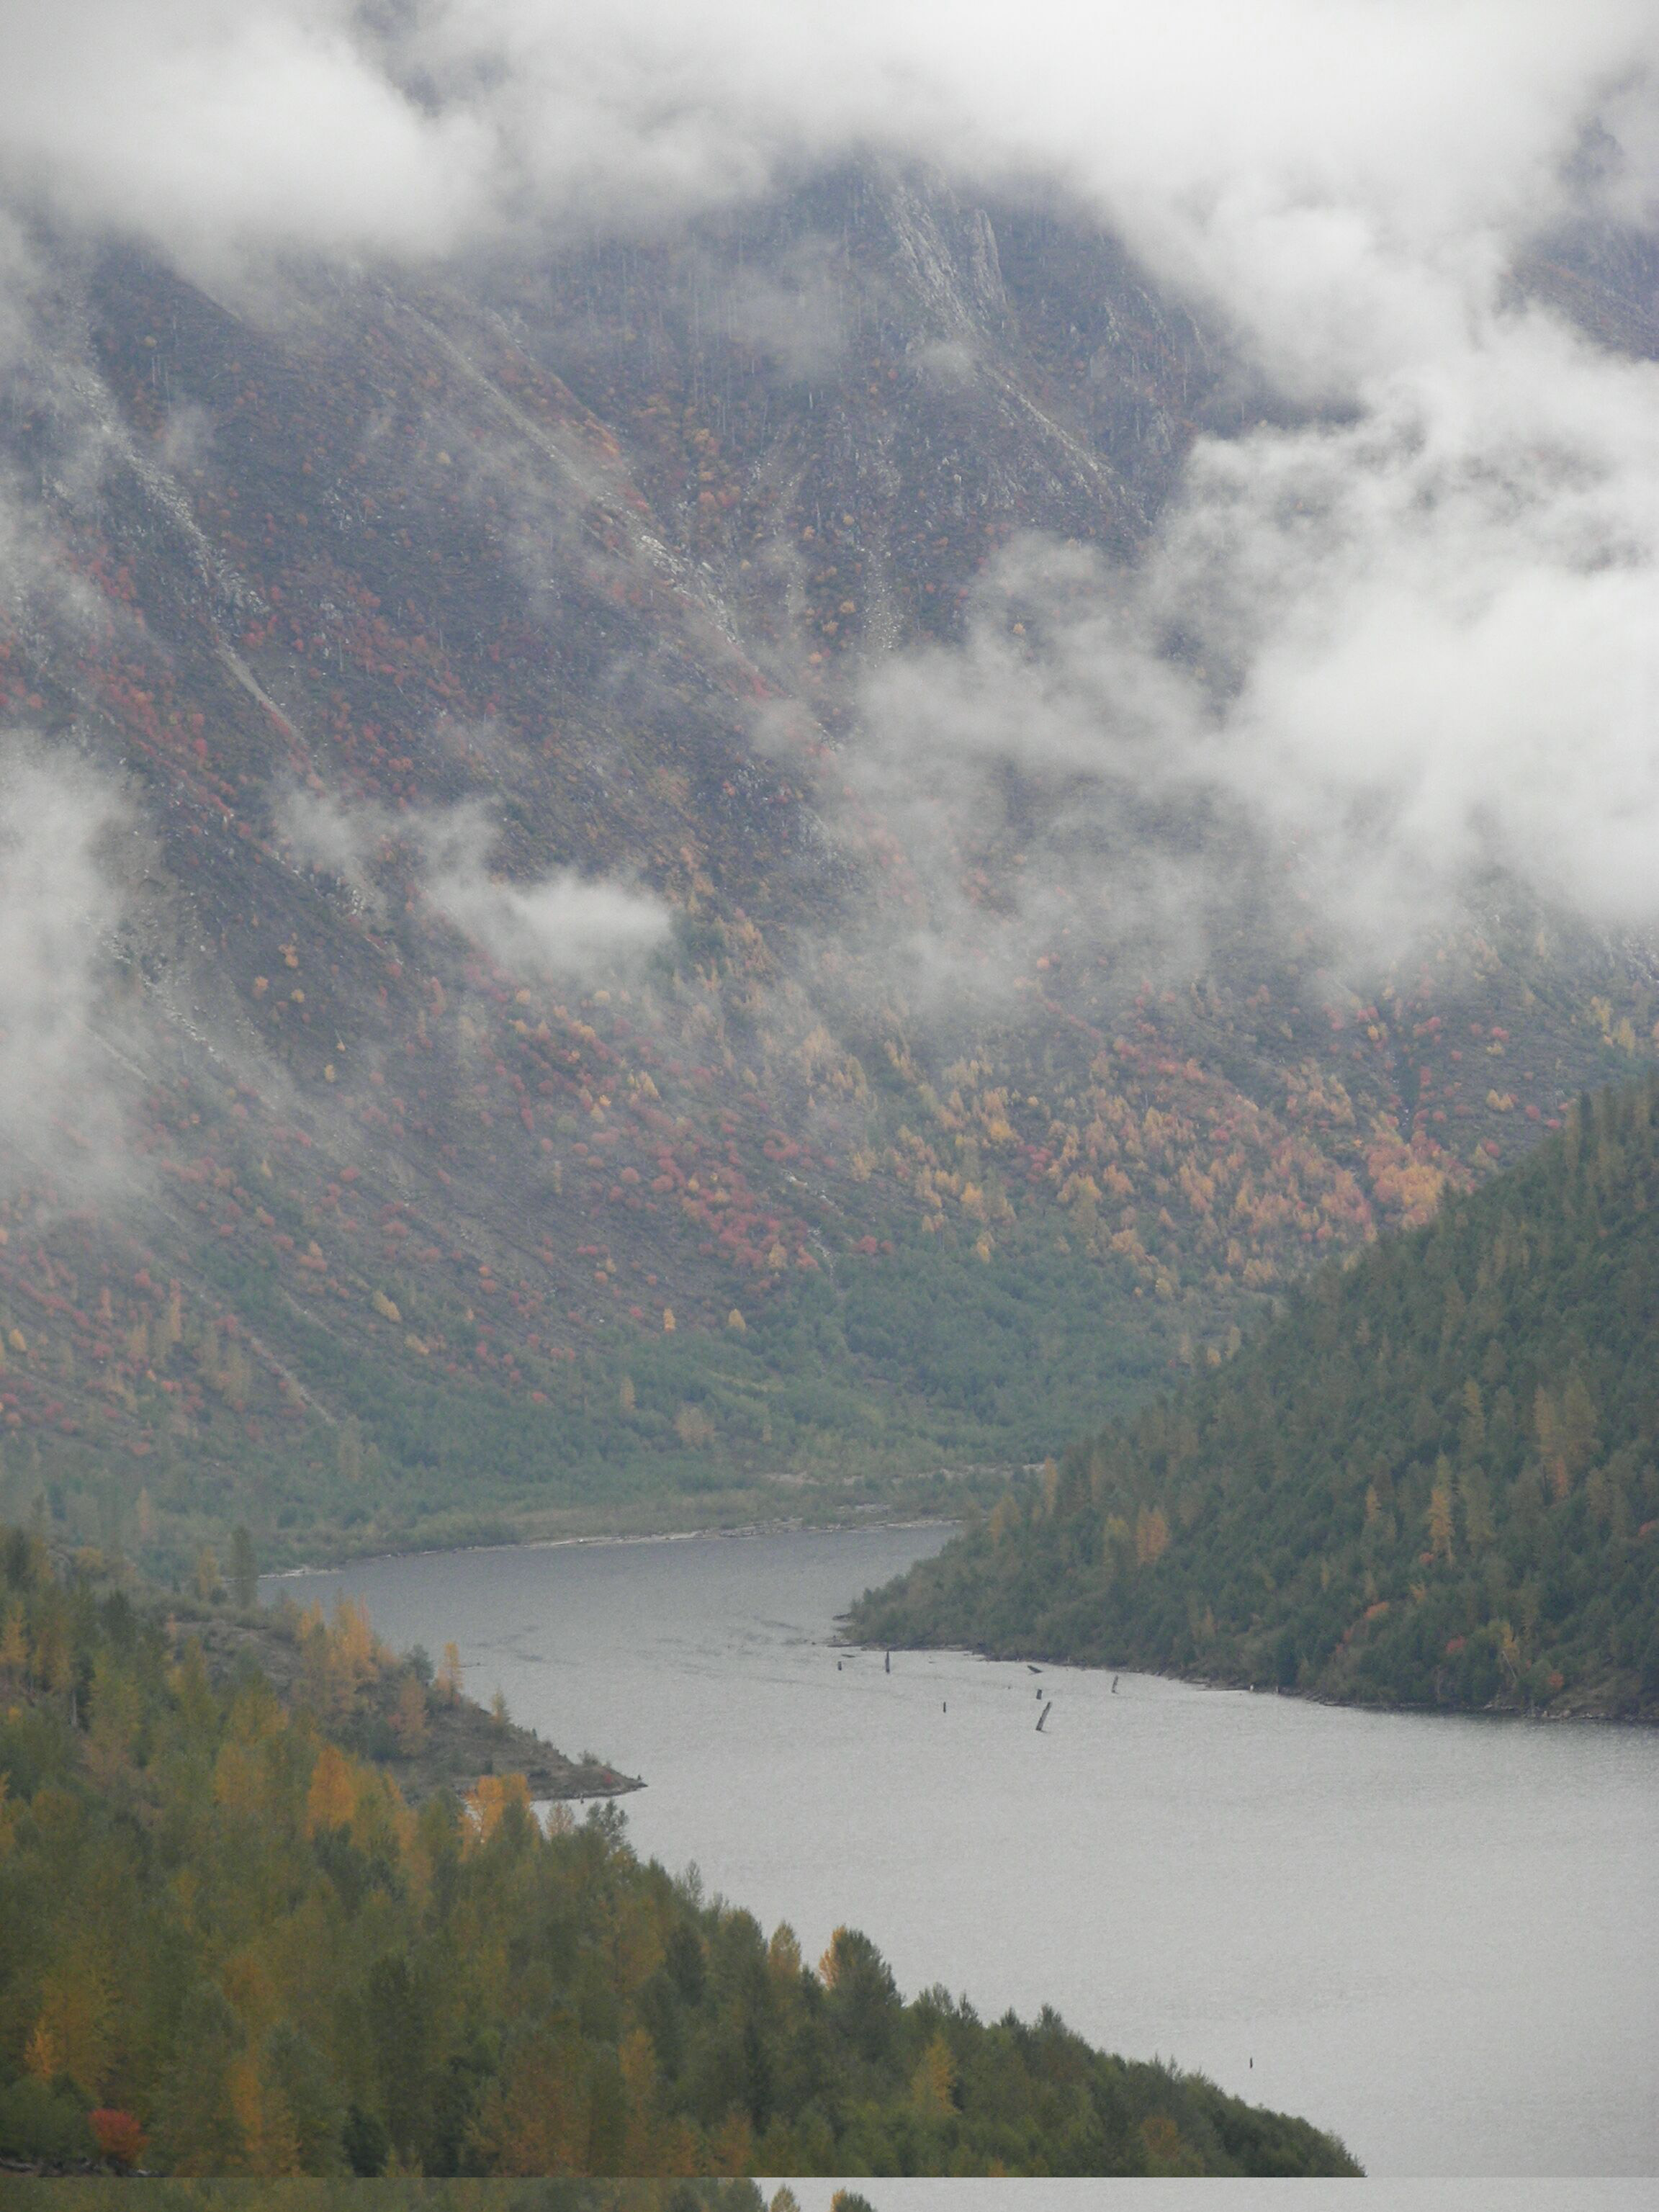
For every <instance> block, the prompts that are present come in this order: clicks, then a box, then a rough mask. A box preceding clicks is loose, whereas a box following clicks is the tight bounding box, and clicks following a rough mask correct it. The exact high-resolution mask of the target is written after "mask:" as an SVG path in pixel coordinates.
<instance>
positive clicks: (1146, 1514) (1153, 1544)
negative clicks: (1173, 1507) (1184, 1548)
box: [1135, 1505, 1170, 1567]
mask: <svg viewBox="0 0 1659 2212" xmlns="http://www.w3.org/2000/svg"><path fill="white" fill-rule="evenodd" d="M1169 1548H1170V1523H1169V1522H1168V1520H1167V1518H1166V1517H1165V1516H1164V1508H1163V1507H1162V1506H1161V1505H1153V1506H1151V1507H1147V1506H1145V1505H1143V1506H1142V1507H1141V1509H1140V1510H1139V1513H1137V1514H1136V1516H1135V1563H1136V1565H1139V1566H1143V1567H1150V1566H1152V1565H1156V1563H1157V1562H1158V1560H1159V1559H1162V1558H1163V1557H1164V1553H1165V1552H1167V1551H1168V1550H1169Z"/></svg>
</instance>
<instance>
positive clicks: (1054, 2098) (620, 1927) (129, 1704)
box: [0, 1528, 1354, 2202]
mask: <svg viewBox="0 0 1659 2212" xmlns="http://www.w3.org/2000/svg"><path fill="white" fill-rule="evenodd" d="M234 1625H237V1624H234ZM240 1626H246V1623H245V1622H243V1623H241V1624H240ZM292 1633H293V1635H294V1636H295V1638H296V1639H297V1645H298V1649H297V1650H296V1652H295V1654H294V1655H292V1656H293V1662H294V1663H292V1664H291V1665H290V1666H289V1667H288V1668H286V1669H285V1670H275V1669H272V1668H267V1667H266V1666H264V1664H262V1663H261V1659H260V1645H259V1642H258V1638H255V1637H253V1636H252V1634H250V1635H248V1636H247V1637H246V1638H244V1639H243V1640H242V1642H241V1645H240V1656H235V1657H234V1658H232V1659H230V1660H228V1661H226V1662H223V1663H221V1664H217V1665H215V1664H212V1663H210V1657H209V1654H208V1651H207V1650H206V1649H205V1648H204V1638H203V1636H202V1635H200V1634H196V1633H191V1632H189V1628H188V1625H187V1624H181V1623H179V1622H178V1621H177V1620H169V1618H168V1617H167V1614H166V1613H164V1612H163V1610H162V1609H161V1606H160V1605H159V1604H157V1603H153V1602H150V1601H147V1600H146V1599H145V1598H144V1596H143V1594H142V1593H138V1594H136V1595H135V1593H134V1592H133V1591H132V1590H131V1589H128V1588H125V1587H123V1586H120V1585H119V1584H118V1583H112V1582H111V1581H110V1580H109V1579H108V1578H107V1577H100V1575H98V1574H97V1573H96V1572H94V1570H93V1568H92V1566H91V1565H90V1564H89V1563H87V1562H78V1563H77V1562H76V1561H74V1560H70V1561H64V1562H57V1561H54V1559H52V1557H51V1556H50V1555H49V1553H48V1550H47V1547H46V1544H45V1543H44V1541H42V1538H41V1536H40V1533H39V1531H38V1530H34V1531H30V1530H24V1529H18V1528H14V1529H10V1530H8V1531H4V1532H0V2157H3V2158H9V2159H11V2160H19V2161H23V2162H32V2163H33V2164H35V2165H37V2166H42V2167H51V2168H57V2169H59V2170H74V2169H76V2168H77V2167H82V2166H87V2165H88V2164H92V2163H101V2164H102V2165H103V2166H105V2167H106V2169H135V2168H136V2169H142V2170H145V2171H153V2172H161V2173H169V2174H173V2175H179V2176H192V2175H194V2176H234V2175H280V2174H310V2175H314V2176H319V2177H327V2176H330V2175H337V2176H345V2175H347V2174H356V2175H365V2174H391V2175H398V2174H401V2175H406V2176H407V2175H422V2174H425V2175H433V2176H446V2175H447V2176H468V2175H473V2176H490V2175H506V2176H510V2175H561V2174H563V2175H584V2174H586V2175H605V2174H613V2175H621V2174H648V2175H654V2176H659V2177H665V2178H672V2177H677V2176H678V2177H686V2178H695V2177H699V2176H703V2177H714V2176H719V2175H730V2176H740V2175H743V2174H745V2173H752V2172H770V2173H780V2172H782V2173H791V2172H794V2173H812V2172H818V2173H837V2172H838V2173H848V2172H851V2173H866V2172H916V2173H945V2172H963V2173H975V2172H977V2173H984V2172H994V2171H1004V2172H1012V2173H1021V2172H1027V2173H1037V2172H1060V2173H1160V2172H1192V2173H1211V2172H1215V2173H1228V2172H1286V2173H1289V2172H1351V2171H1353V2170H1354V2169H1353V2168H1352V2163H1351V2161H1349V2160H1348V2159H1347V2158H1346V2154H1345V2153H1344V2152H1343V2150H1342V2148H1341V2147H1340V2145H1339V2144H1338V2143H1337V2142H1334V2140H1333V2139H1332V2138H1331V2137H1330V2136H1326V2135H1323V2134H1321V2133H1320V2132H1319V2131H1318V2130H1316V2129H1315V2128H1313V2127H1312V2126H1310V2125H1309V2124H1307V2123H1306V2122H1304V2121H1301V2120H1298V2119H1293V2118H1285V2117H1283V2116H1280V2115H1277V2114H1273V2113H1270V2112H1263V2111H1260V2110H1257V2109H1256V2108H1254V2107H1252V2106H1247V2105H1245V2104H1243V2103H1242V2102H1240V2101H1239V2100H1237V2099H1235V2098H1231V2097H1228V2096H1225V2095H1224V2094H1222V2093H1221V2092H1220V2091H1219V2090H1218V2089H1217V2088H1215V2087H1213V2086H1212V2084H1210V2083H1208V2082H1206V2081H1203V2080H1202V2079H1201V2078H1199V2077H1195V2076H1188V2075H1181V2074H1178V2073H1176V2072H1175V2071H1174V2070H1173V2069H1170V2068H1168V2067H1165V2066H1162V2065H1158V2064H1156V2063H1152V2064H1145V2063H1131V2062H1127V2061H1125V2060H1123V2059H1121V2058H1118V2057H1111V2056H1109V2055H1107V2054H1104V2053H1102V2052H1100V2051H1095V2050H1092V2049H1091V2047H1090V2046H1089V2045H1086V2044H1085V2043H1084V2042H1083V2041H1082V2040H1081V2039H1079V2037H1078V2036H1076V2035H1075V2034H1073V2033H1071V2032H1070V2031H1069V2030H1068V2029H1067V2028H1066V2027H1065V2025H1064V2024H1063V2023H1062V2022H1061V2021H1060V2020H1059V2019H1058V2018H1057V2017H1056V2016H1055V2015H1054V2014H1053V2013H1052V2012H1047V2011H1045V2012H1044V2013H1043V2014H1042V2015H1041V2016H1040V2017H1039V2018H1038V2019H1037V2020H1036V2021H1035V2022H1032V2023H1029V2024H1028V2023H1024V2022H1022V2021H1019V2020H1018V2019H1016V2018H1015V2017H1014V2016H1012V2015H1008V2016H1006V2017H1005V2018H1003V2019H1001V2020H999V2021H982V2020H981V2019H980V2018H979V2017H978V2015H976V2014H975V2011H974V2009H973V2008H972V2007H971V2006H970V2005H969V2004H968V2003H967V2002H965V2001H964V2000H959V1999H954V1998H952V1997H951V1996H949V1995H948V1994H947V1993H946V1992H945V1990H942V1989H934V1990H927V1991H925V1992H923V1994H921V1996H917V1997H915V1998H913V1999H912V2000H910V2001H909V2002H905V2001H904V1999H903V1998H902V1996H901V1995H900V1993H899V1991H898V1990H897V1989H896V1986H895V1984H894V1979H893V1976H892V1973H891V1972H890V1969H889V1967H888V1966H887V1965H886V1962H885V1961H884V1959H883V1958H882V1956H881V1954H880V1953H879V1952H878V1950H877V1948H876V1947H875V1946H874V1944H873V1943H872V1942H870V1941H869V1939H868V1938H867V1937H866V1936H862V1935H860V1934H858V1933H857V1932H855V1931H853V1930H850V1929H838V1930H837V1931H836V1935H835V1936H834V1938H833V1939H832V1941H831V1942H830V1944H829V1948H828V1949H827V1950H826V1951H825V1953H824V1954H823V1958H822V1959H821V1960H819V1961H818V1963H817V1966H813V1965H811V1963H810V1962H809V1961H808V1960H805V1959H804V1958H803V1957H802V1954H801V1949H800V1946H799V1942H798V1941H797V1939H796V1937H795V1936H794V1935H793V1933H792V1931H791V1930H790V1929H788V1928H787V1926H782V1927H779V1928H778V1929H775V1930H774V1931H773V1932H772V1933H771V1935H770V1936H768V1935H767V1934H766V1933H765V1932H764V1931H763V1929H762V1928H761V1927H760V1925H759V1923H757V1921H756V1920H755V1919H754V1917H752V1916H751V1915H750V1914H749V1913H747V1912H745V1911H742V1910H741V1909H739V1908H737V1907H735V1906H732V1905H726V1904H724V1903H722V1902H720V1901H712V1900H710V1899H708V1898H706V1897H704V1896H703V1895H702V1891H701V1887H700V1885H699V1883H698V1881H697V1879H696V1875H695V1874H690V1875H684V1876H680V1877H678V1878H676V1877H675V1876H673V1875H670V1874H669V1873H668V1872H667V1871H666V1870H665V1869H664V1868H663V1867H662V1866H660V1865H659V1864H657V1863H642V1862H641V1860H640V1859H639V1858H638V1857H636V1856H635V1853H634V1852H633V1851H632V1850H631V1849H630V1848H629V1844H628V1842H627V1839H626V1835H625V1832H624V1824H623V1819H622V1816H621V1814H620V1813H619V1812H618V1811H617V1809H616V1808H615V1807H614V1806H611V1805H606V1806H604V1807H601V1808H594V1809H592V1810H590V1812H589V1813H588V1814H587V1816H586V1818H584V1819H583V1820H580V1821H579V1822H578V1821H575V1820H572V1819H571V1817H570V1816H569V1814H568V1812H566V1811H565V1810H564V1809H563V1808H554V1810H553V1812H552V1814H551V1815H550V1817H548V1818H547V1819H545V1820H542V1819H538V1817H537V1815H536V1814H535V1812H534V1811H533V1810H532V1805H531V1802H530V1799H529V1793H528V1790H527V1787H526V1783H525V1780H524V1778H523V1777H522V1775H506V1774H495V1773H487V1774H485V1775H483V1777H482V1778H479V1779H478V1780H477V1783H476V1784H475V1785H474V1786H473V1787H472V1788H471V1790H470V1791H468V1792H467V1793H465V1795H460V1794H458V1793H457V1792H456V1791H455V1790H453V1789H447V1788H445V1789H439V1790H436V1791H435V1794H433V1795H432V1796H430V1797H429V1798H428V1800H427V1801H426V1802H424V1803H422V1804H421V1805H420V1806H419V1807H418V1808H417V1807H416V1806H414V1805H412V1804H411V1803H410V1802H408V1801H407V1800H406V1799H405V1796H404V1794H403V1792H402V1791H401V1790H400V1789H399V1788H398V1784H397V1783H396V1781H395V1780H394V1779H393V1778H392V1775H391V1774H390V1773H388V1771H386V1766H385V1765H382V1764H380V1763H377V1762H375V1761H374V1760H372V1759H368V1758H366V1757H363V1756H362V1755H360V1753H359V1752H358V1751H357V1750H356V1749H354V1748H353V1747H352V1746H353V1743H354V1741H361V1740H362V1728H361V1726H360V1725H358V1724H357V1723H358V1721H359V1717H360V1715H361V1712H362V1709H363V1708H364V1707H365V1706H366V1705H372V1706H373V1707H374V1709H375V1710H379V1709H380V1706H382V1705H384V1704H385V1702H386V1694H385V1684H384V1682H383V1680H382V1679H381V1678H382V1677H383V1676H384V1674H386V1670H387V1669H388V1668H392V1669H394V1670H395V1671H396V1672H397V1674H398V1680H399V1684H400V1686H399V1689H398V1705H397V1707H396V1708H395V1709H394V1713H395V1717H394V1723H393V1725H394V1727H395V1728H396V1729H397V1730H398V1733H400V1734H402V1735H405V1736H408V1735H415V1734H418V1732H419V1729H420V1726H421V1715H420V1714H419V1713H418V1712H417V1711H415V1710H414V1704H415V1699H414V1694H413V1693H412V1692H411V1691H410V1684H418V1685H419V1686H420V1694H421V1695H422V1696H423V1697H428V1698H446V1697H447V1698H454V1697H457V1696H459V1688H458V1686H457V1685H456V1682H455V1680H454V1673H453V1668H452V1667H446V1668H443V1669H441V1670H440V1671H439V1674H437V1676H436V1677H435V1679H433V1680H430V1681H428V1680H427V1679H426V1670H424V1669H420V1668H413V1669H411V1668H408V1667H406V1666H403V1665H401V1664H400V1662H392V1660H391V1659H390V1658H389V1656H388V1655H386V1654H385V1653H384V1652H383V1651H382V1650H380V1647H379V1646H378V1645H377V1644H376V1643H375V1641H374V1638H373V1636H372V1634H371V1633H370V1632H368V1629H367V1626H366V1624H365V1623H364V1622H363V1621H362V1619H361V1616H358V1615H355V1614H352V1613H350V1612H349V1609H347V1610H346V1611H344V1612H343V1613H342V1614H341V1615H340V1616H339V1618H338V1619H337V1620H336V1622H335V1623H334V1624H333V1625H332V1626H329V1625H327V1624H324V1623H321V1622H319V1621H317V1620H301V1621H300V1622H299V1623H298V1624H297V1625H296V1626H294V1628H293V1630H292ZM276 1671H284V1672H285V1674H286V1680H285V1681H284V1684H283V1687H282V1689H281V1690H280V1691H279V1688H278V1686H277V1685H276V1681H275V1680H274V1679H273V1674H274V1673H275V1672H276ZM696 2201H698V2202H701V2201H702V2200H700V2199H699V2200H696Z"/></svg>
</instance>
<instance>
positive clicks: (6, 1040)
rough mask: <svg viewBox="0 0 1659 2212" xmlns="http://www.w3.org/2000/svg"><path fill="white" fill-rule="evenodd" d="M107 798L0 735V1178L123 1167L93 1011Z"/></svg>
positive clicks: (70, 770)
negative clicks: (45, 1171) (0, 743)
mask: <svg viewBox="0 0 1659 2212" xmlns="http://www.w3.org/2000/svg"><path fill="white" fill-rule="evenodd" d="M122 819H123V809H122V806H121V805H120V802H119V800H118V798H117V797H116V795H115V794H114V793H112V792H111V791H110V790H109V788H108V787H106V785H104V784H103V783H101V782H100V781H98V780H97V779H95V778H94V776H92V775H90V773H88V772H84V771H82V770H80V769H78V768H77V767H76V765H74V764H72V763H69V762H67V761H64V760H63V759H61V758H57V759H47V758H46V757H44V756H43V755H42V754H41V753H40V750H38V748H37V747H36V746H35V745H34V744H33V742H32V741H31V740H30V739H28V738H24V737H21V736H11V737H9V738H6V739H5V741H4V742H3V745H0V1175H3V1176H4V1177H5V1179H6V1180H8V1181H12V1180H15V1178H16V1177H17V1176H19V1175H20V1174H23V1173H34V1172H39V1171H40V1170H43V1169H44V1170H48V1171H50V1172H52V1173H54V1174H64V1173H67V1174H68V1175H69V1176H70V1177H72V1178H73V1180H74V1181H75V1182H76V1183H77V1184H86V1183H90V1182H100V1181H103V1180H106V1179H108V1178H112V1177H117V1176H119V1175H121V1174H122V1173H123V1172H125V1163H124V1160H123V1158H122V1153H121V1138H122V1130H121V1112H120V1099H119V1096H118V1092H119V1088H120V1086H119V1085H118V1082H117V1081H116V1080H114V1076H115V1072H116V1063H115V1062H113V1061H112V1060H111V1058H110V1057H109V1055H108V1054H106V1051H105V1050H104V1048H103V1047H102V1046H101V1045H100V1041H99V1035H98V1028H97V1024H96V1021H95V1016H96V1014H97V1012H98V1008H99V1001H100V995H101V994H102V991H103V989H104V987H105V986H106V981H107V968H106V961H107V940H108V939H109V936H110V933H112V931H113V930H114V928H115V927H116V925H117V924H118V921H119V920H120V918H121V915H122V910H123V909H122V899H121V895H120V892H119V890H118V887H117V880H118V879H117V873H116V871H115V870H114V868H113V867H112V854H111V852H110V849H109V848H110V845H111V842H112V837H113V836H114V835H115V833H116V832H117V830H118V828H119V826H120V825H121V823H122Z"/></svg>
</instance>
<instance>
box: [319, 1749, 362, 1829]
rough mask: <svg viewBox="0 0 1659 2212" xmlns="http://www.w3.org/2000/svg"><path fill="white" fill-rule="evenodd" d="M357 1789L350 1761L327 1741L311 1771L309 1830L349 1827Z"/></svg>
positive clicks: (354, 1807) (354, 1808)
mask: <svg viewBox="0 0 1659 2212" xmlns="http://www.w3.org/2000/svg"><path fill="white" fill-rule="evenodd" d="M356 1803H357V1792H356V1787H355V1785H354V1784H353V1781H352V1774H351V1767H350V1764H349V1761H348V1759H346V1757H345V1754H344V1753H343V1752H341V1751H338V1750H337V1749H336V1747H334V1745H333V1744H331V1743H325V1745H324V1746H323V1747H322V1749H321V1750H320V1751H319V1753H318V1754H317V1764H316V1765H315V1766H313V1768H312V1770H311V1787H310V1788H309V1789H308V1790H307V1792H306V1833H307V1836H314V1835H317V1834H318V1833H319V1832H321V1831H323V1830H325V1829H330V1828H349V1826H351V1816H352V1814H353V1813H354V1812H355V1811H356Z"/></svg>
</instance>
